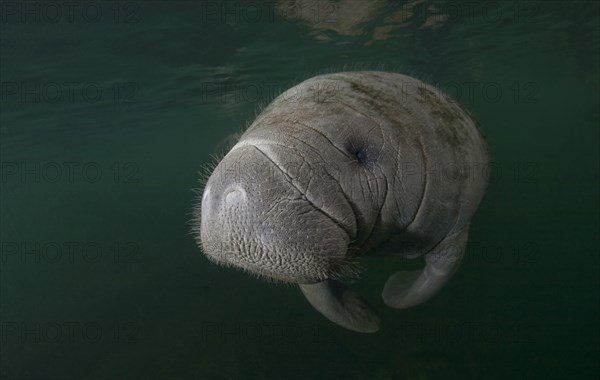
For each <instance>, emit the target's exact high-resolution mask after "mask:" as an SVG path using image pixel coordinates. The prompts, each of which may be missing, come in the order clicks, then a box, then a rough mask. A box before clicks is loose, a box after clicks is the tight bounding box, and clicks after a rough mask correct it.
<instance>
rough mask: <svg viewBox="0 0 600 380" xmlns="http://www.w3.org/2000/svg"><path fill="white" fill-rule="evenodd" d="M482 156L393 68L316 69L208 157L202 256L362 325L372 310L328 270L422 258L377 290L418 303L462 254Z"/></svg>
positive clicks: (368, 328) (470, 126) (435, 98)
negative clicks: (219, 153) (290, 288)
mask: <svg viewBox="0 0 600 380" xmlns="http://www.w3.org/2000/svg"><path fill="white" fill-rule="evenodd" d="M487 165H488V156H487V146H486V143H485V141H484V138H483V136H482V134H481V132H480V131H479V129H478V128H477V126H476V125H475V124H474V122H473V120H472V119H471V118H470V117H469V115H468V114H467V113H466V112H465V111H463V110H462V109H461V108H460V107H459V106H458V104H457V103H456V102H454V101H453V100H452V99H450V98H449V97H448V96H446V95H444V94H442V93H441V92H440V91H439V90H438V89H436V88H434V87H430V86H428V85H426V84H424V83H422V82H420V81H418V80H416V79H414V78H410V77H407V76H404V75H400V74H395V73H385V72H374V71H364V72H342V73H335V74H326V75H321V76H317V77H314V78H311V79H308V80H306V81H304V82H302V83H300V84H299V85H297V86H296V87H294V88H292V89H290V90H288V91H287V92H286V93H284V94H282V95H280V96H279V97H278V98H276V99H275V100H274V101H273V102H272V103H271V104H270V105H269V106H268V107H267V108H266V109H265V110H264V111H263V112H262V113H261V114H260V115H259V116H258V117H257V119H256V120H255V121H254V122H253V123H252V125H251V126H250V127H249V128H248V129H247V130H246V132H245V133H244V134H243V135H242V136H241V138H240V140H239V141H238V143H237V144H236V145H235V146H234V147H233V148H232V149H231V150H230V151H229V153H227V154H226V155H225V157H223V159H222V160H221V162H220V163H219V164H218V165H217V167H216V168H215V170H214V172H213V173H212V175H211V176H210V178H209V180H208V181H207V183H206V187H205V189H204V193H203V197H202V203H201V207H200V208H199V210H200V212H201V218H200V221H201V222H200V224H199V227H200V228H199V231H198V232H199V236H198V237H199V241H200V242H201V244H202V247H203V251H204V252H205V254H206V255H207V256H208V257H209V258H210V259H212V260H213V261H215V262H217V263H220V264H223V265H228V266H234V267H238V268H242V269H244V270H246V271H248V272H251V273H254V274H257V275H260V276H264V277H267V278H271V279H275V280H280V281H284V282H291V283H296V284H299V285H300V288H301V290H302V292H303V293H304V295H305V296H306V297H307V299H308V301H309V302H310V303H311V304H312V305H313V306H314V307H315V308H316V309H317V310H319V311H320V312H321V313H322V314H323V315H325V316H326V317H327V318H329V319H330V320H332V321H334V322H336V323H338V324H340V325H342V326H344V327H346V328H349V329H351V330H354V331H361V332H373V331H376V330H377V329H378V328H379V318H378V317H377V315H376V314H375V312H374V311H373V310H372V309H371V308H370V307H369V306H368V304H367V303H366V302H365V301H364V300H362V299H361V298H360V297H359V296H358V295H356V294H355V293H354V292H352V290H350V289H349V288H348V287H346V286H345V285H344V284H343V283H341V282H339V279H340V278H343V277H344V276H348V275H353V274H356V270H355V269H354V268H355V266H354V265H353V264H354V263H355V262H356V261H357V260H358V258H360V257H361V256H365V255H373V256H377V255H388V256H389V255H391V256H400V257H407V258H415V257H419V256H421V255H425V262H426V266H425V268H424V269H423V270H420V271H414V272H397V273H396V274H394V275H392V276H391V277H390V279H389V280H388V281H387V283H386V284H385V286H384V290H383V299H384V301H385V303H386V304H387V305H389V306H392V307H396V308H405V307H410V306H414V305H417V304H419V303H422V302H424V301H426V300H428V299H429V298H430V297H431V296H432V295H434V294H435V293H436V292H437V291H438V290H439V289H440V288H441V287H442V286H443V285H444V284H445V283H446V281H447V280H448V279H449V278H450V276H451V275H452V274H453V273H454V271H455V270H456V269H457V267H458V265H459V263H460V260H461V258H462V256H463V253H464V247H465V244H466V241H467V234H468V227H469V221H470V219H471V217H472V216H473V214H474V212H475V210H476V208H477V206H478V204H479V202H480V200H481V197H482V196H483V193H484V190H485V186H486V182H487V178H486V173H487Z"/></svg>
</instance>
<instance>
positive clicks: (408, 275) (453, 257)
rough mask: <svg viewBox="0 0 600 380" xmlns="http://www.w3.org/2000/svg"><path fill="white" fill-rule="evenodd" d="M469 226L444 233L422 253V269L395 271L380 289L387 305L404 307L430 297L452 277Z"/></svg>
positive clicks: (463, 249) (463, 247)
mask: <svg viewBox="0 0 600 380" xmlns="http://www.w3.org/2000/svg"><path fill="white" fill-rule="evenodd" d="M468 235H469V226H468V225H467V226H465V227H464V228H463V229H461V230H460V231H458V232H456V233H453V234H451V235H448V236H446V238H444V240H442V241H441V242H440V243H439V244H438V245H437V246H436V247H435V248H434V249H433V250H431V251H430V252H428V253H427V254H426V255H425V263H426V264H425V268H423V270H422V271H421V270H417V271H400V272H396V273H394V274H393V275H392V276H390V278H389V279H388V280H387V282H386V283H385V286H384V288H383V294H382V296H383V301H384V302H385V303H386V305H388V306H391V307H394V308H397V309H404V308H408V307H411V306H416V305H418V304H421V303H423V302H425V301H427V300H429V299H430V298H431V297H432V296H433V295H434V294H435V293H437V292H438V290H440V289H441V288H442V286H444V284H446V282H447V281H448V280H449V279H450V277H452V275H453V274H454V272H456V269H458V266H459V265H460V262H461V260H462V257H463V255H464V252H465V245H466V243H467V236H468Z"/></svg>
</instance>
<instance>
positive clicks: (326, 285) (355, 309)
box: [300, 280, 380, 333]
mask: <svg viewBox="0 0 600 380" xmlns="http://www.w3.org/2000/svg"><path fill="white" fill-rule="evenodd" d="M300 290H302V293H303V294H304V296H305V297H306V299H307V300H308V302H310V304H311V305H312V306H313V307H314V308H315V309H317V310H318V311H319V312H320V313H321V314H323V315H324V316H325V317H326V318H327V319H329V320H330V321H332V322H334V323H337V324H338V325H340V326H342V327H345V328H347V329H349V330H352V331H357V332H364V333H373V332H376V331H377V330H379V324H380V319H379V316H377V314H376V313H375V311H374V310H373V309H372V308H371V306H369V304H368V303H367V302H366V301H365V300H363V299H362V298H361V297H360V296H359V295H358V294H356V293H354V292H353V291H352V290H350V288H348V287H347V286H346V285H344V284H342V283H341V282H338V281H335V280H325V281H321V282H317V283H316V284H300Z"/></svg>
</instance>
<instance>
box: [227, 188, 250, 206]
mask: <svg viewBox="0 0 600 380" xmlns="http://www.w3.org/2000/svg"><path fill="white" fill-rule="evenodd" d="M244 200H246V192H245V191H244V189H242V188H240V187H237V186H236V187H234V188H232V189H231V190H228V191H227V192H226V193H225V204H226V205H227V206H233V205H236V204H238V203H240V202H242V201H244Z"/></svg>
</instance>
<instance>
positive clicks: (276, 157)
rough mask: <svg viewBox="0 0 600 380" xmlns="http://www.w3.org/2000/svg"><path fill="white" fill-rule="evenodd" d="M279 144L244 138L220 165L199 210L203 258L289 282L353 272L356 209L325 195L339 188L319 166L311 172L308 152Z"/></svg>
mask: <svg viewBox="0 0 600 380" xmlns="http://www.w3.org/2000/svg"><path fill="white" fill-rule="evenodd" d="M281 140H282V139H281V138H279V139H275V138H274V139H273V140H272V141H269V140H261V141H260V142H256V141H245V140H241V142H240V143H238V144H237V145H235V146H234V147H233V148H232V150H231V151H229V153H228V154H227V155H226V156H225V157H223V159H222V160H221V161H220V162H219V164H218V165H217V166H216V167H215V169H214V171H213V172H212V174H211V176H210V177H209V179H208V180H207V182H206V185H205V188H204V192H203V195H202V200H201V204H200V207H199V209H198V210H197V211H196V212H197V215H196V217H197V218H198V219H199V231H196V232H197V233H199V234H198V239H197V240H198V242H199V243H200V244H201V247H202V250H203V252H204V253H205V254H206V256H207V257H208V258H209V259H210V260H212V261H214V262H216V263H218V264H221V265H225V266H231V267H235V268H240V269H243V270H244V271H247V272H250V273H251V274H255V275H257V276H259V277H264V278H267V279H269V280H274V281H281V282H288V283H298V284H310V283H316V282H319V281H322V280H324V279H330V278H339V277H341V276H344V275H348V274H349V273H352V272H353V270H354V269H353V268H354V267H353V264H352V262H353V260H352V258H351V257H349V256H348V252H347V251H348V245H349V243H350V241H351V238H352V236H351V234H353V233H355V232H354V230H355V226H354V224H353V219H352V217H351V210H350V208H349V205H347V203H346V204H344V202H343V201H340V202H338V204H337V205H335V204H331V203H330V199H327V198H328V197H327V196H323V194H333V193H335V192H336V191H338V192H339V188H338V184H337V183H336V181H335V180H334V179H333V178H332V177H330V176H328V175H326V173H325V172H322V171H320V169H318V168H316V166H318V165H315V164H314V162H313V164H312V165H310V166H307V164H306V163H307V162H308V161H310V159H309V158H308V156H311V153H310V152H307V151H304V152H302V153H298V149H299V147H293V148H289V147H287V146H285V145H282V144H281V143H280V142H281ZM312 156H313V157H314V154H313V155H312ZM314 158H315V161H316V160H318V159H317V158H316V157H314ZM342 198H343V197H342Z"/></svg>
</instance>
